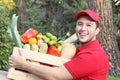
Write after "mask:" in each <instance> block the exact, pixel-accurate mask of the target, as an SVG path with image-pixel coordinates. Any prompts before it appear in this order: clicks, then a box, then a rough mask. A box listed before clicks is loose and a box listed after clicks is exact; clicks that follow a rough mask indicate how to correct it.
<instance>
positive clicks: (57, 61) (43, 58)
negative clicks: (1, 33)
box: [7, 47, 69, 80]
mask: <svg viewBox="0 0 120 80" xmlns="http://www.w3.org/2000/svg"><path fill="white" fill-rule="evenodd" d="M20 52H21V55H22V57H25V58H26V59H28V60H30V61H31V62H32V63H35V64H38V65H39V62H42V63H47V64H50V65H53V66H61V65H62V64H63V63H65V62H67V61H69V59H67V58H63V57H57V56H52V55H48V54H43V53H38V52H35V51H30V50H26V49H22V48H18V47H14V49H13V55H19V53H20ZM7 77H8V79H13V80H42V79H40V78H38V77H37V76H35V75H33V74H31V73H28V72H25V71H21V70H16V69H15V68H13V67H11V68H10V69H9V71H8V76H7Z"/></svg>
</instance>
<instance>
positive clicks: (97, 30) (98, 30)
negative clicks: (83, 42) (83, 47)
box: [96, 27, 101, 35]
mask: <svg viewBox="0 0 120 80" xmlns="http://www.w3.org/2000/svg"><path fill="white" fill-rule="evenodd" d="M100 30H101V28H100V27H97V29H96V35H97V34H99V32H100Z"/></svg>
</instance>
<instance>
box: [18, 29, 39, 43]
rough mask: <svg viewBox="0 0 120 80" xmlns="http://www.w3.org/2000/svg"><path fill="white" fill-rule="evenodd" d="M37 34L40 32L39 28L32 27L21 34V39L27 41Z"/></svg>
mask: <svg viewBox="0 0 120 80" xmlns="http://www.w3.org/2000/svg"><path fill="white" fill-rule="evenodd" d="M37 34H38V31H37V30H35V29H33V28H30V29H28V30H27V31H26V32H25V33H24V34H22V35H21V36H20V39H21V41H22V42H23V43H27V42H28V40H29V39H30V38H32V37H33V38H35V37H36V36H37Z"/></svg>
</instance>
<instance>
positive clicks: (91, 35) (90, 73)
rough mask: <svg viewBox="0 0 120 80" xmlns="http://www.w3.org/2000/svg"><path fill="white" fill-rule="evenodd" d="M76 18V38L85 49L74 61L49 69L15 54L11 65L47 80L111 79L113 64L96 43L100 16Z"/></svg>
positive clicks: (81, 14)
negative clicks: (110, 72)
mask: <svg viewBox="0 0 120 80" xmlns="http://www.w3.org/2000/svg"><path fill="white" fill-rule="evenodd" d="M75 19H76V20H77V22H76V35H77V37H78V40H79V42H80V43H81V46H80V48H78V50H77V52H76V55H75V56H74V57H73V59H72V60H71V61H68V62H66V63H64V64H63V65H62V66H60V67H47V66H43V65H35V64H31V63H28V62H26V60H25V59H24V58H22V57H21V56H13V55H12V56H11V57H10V58H9V63H10V66H13V67H16V68H19V69H23V70H27V71H29V72H30V73H32V74H35V75H37V76H39V77H40V78H43V79H45V80H107V79H106V78H107V73H108V69H109V61H108V58H107V56H106V53H105V51H104V50H103V49H102V47H101V46H100V44H99V42H98V40H96V35H97V34H98V33H99V31H100V20H99V16H98V15H97V14H96V13H95V12H93V11H91V10H84V11H81V12H78V13H76V14H75ZM68 50H69V46H68Z"/></svg>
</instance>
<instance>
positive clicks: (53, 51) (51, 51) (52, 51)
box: [47, 45, 61, 56]
mask: <svg viewBox="0 0 120 80" xmlns="http://www.w3.org/2000/svg"><path fill="white" fill-rule="evenodd" d="M47 53H48V54H50V55H54V56H61V53H60V51H59V50H58V49H57V48H56V47H55V46H53V45H51V46H50V47H49V48H48V51H47Z"/></svg>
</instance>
